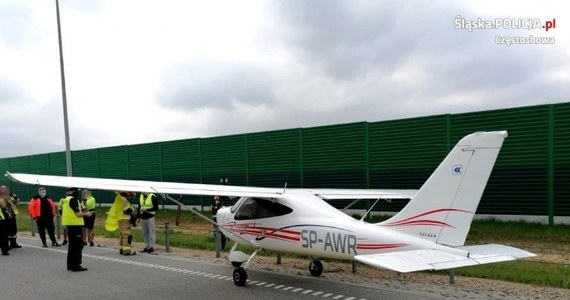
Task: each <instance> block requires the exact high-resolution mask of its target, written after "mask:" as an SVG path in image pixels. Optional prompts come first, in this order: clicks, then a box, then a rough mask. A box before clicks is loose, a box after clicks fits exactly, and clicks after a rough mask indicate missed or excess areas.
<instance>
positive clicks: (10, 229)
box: [6, 216, 18, 238]
mask: <svg viewBox="0 0 570 300" xmlns="http://www.w3.org/2000/svg"><path fill="white" fill-rule="evenodd" d="M17 233H18V225H17V223H16V216H13V217H11V218H6V234H8V237H10V238H14V237H16V234H17Z"/></svg>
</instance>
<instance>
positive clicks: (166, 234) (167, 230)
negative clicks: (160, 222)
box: [164, 222, 170, 252]
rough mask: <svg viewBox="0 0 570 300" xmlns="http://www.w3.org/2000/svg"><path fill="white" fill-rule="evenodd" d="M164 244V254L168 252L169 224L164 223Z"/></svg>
mask: <svg viewBox="0 0 570 300" xmlns="http://www.w3.org/2000/svg"><path fill="white" fill-rule="evenodd" d="M164 235H165V237H164V244H165V246H166V252H170V222H164Z"/></svg>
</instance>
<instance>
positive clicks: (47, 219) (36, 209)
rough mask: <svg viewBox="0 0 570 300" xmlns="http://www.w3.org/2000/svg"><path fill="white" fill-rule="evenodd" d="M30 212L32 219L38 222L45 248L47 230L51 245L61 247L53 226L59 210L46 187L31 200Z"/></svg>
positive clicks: (39, 190)
mask: <svg viewBox="0 0 570 300" xmlns="http://www.w3.org/2000/svg"><path fill="white" fill-rule="evenodd" d="M28 212H29V213H30V217H31V218H32V219H34V220H36V224H37V225H38V232H39V234H40V239H41V240H42V244H43V246H44V248H45V247H47V243H46V229H47V232H48V235H49V239H50V240H51V245H52V246H53V247H59V246H60V245H59V244H58V243H57V240H56V238H55V234H54V229H55V228H54V225H53V217H55V215H56V213H57V210H56V208H55V203H54V202H53V200H52V199H51V197H50V196H48V195H47V193H46V189H45V188H44V187H40V188H39V189H38V194H37V195H36V196H35V197H33V198H32V199H30V203H29V204H28Z"/></svg>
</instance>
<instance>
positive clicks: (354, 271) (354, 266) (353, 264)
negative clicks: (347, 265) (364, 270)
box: [352, 260, 356, 273]
mask: <svg viewBox="0 0 570 300" xmlns="http://www.w3.org/2000/svg"><path fill="white" fill-rule="evenodd" d="M352 273H356V260H353V261H352Z"/></svg>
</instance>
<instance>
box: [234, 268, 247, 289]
mask: <svg viewBox="0 0 570 300" xmlns="http://www.w3.org/2000/svg"><path fill="white" fill-rule="evenodd" d="M246 281H247V272H246V271H245V269H244V268H242V267H239V268H235V269H234V283H235V285H237V286H245V282H246Z"/></svg>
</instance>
